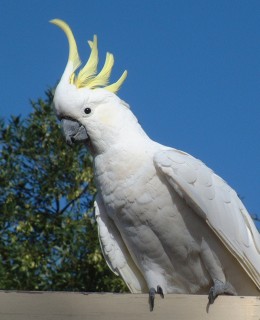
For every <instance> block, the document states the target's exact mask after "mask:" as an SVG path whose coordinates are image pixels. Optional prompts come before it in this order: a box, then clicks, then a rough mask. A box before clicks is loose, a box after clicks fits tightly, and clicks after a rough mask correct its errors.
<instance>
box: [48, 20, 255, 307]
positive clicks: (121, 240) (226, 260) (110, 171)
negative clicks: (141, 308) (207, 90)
mask: <svg viewBox="0 0 260 320" xmlns="http://www.w3.org/2000/svg"><path fill="white" fill-rule="evenodd" d="M51 22H52V23H53V24H55V25H57V26H59V27H60V28H61V29H62V30H63V31H64V32H65V34H66V36H67V38H68V42H69V47H70V51H69V59H68V63H67V65H66V68H65V71H64V73H63V75H62V77H61V80H60V82H59V84H58V86H57V88H56V91H55V96H54V105H55V109H56V113H57V116H58V118H59V119H60V120H62V124H63V130H64V134H65V136H66V140H67V142H68V143H69V144H73V142H75V141H77V140H85V141H86V142H87V144H88V146H89V149H90V151H91V153H92V155H93V162H94V175H95V182H96V186H97V189H98V194H97V197H96V204H95V206H96V220H97V224H98V231H99V239H100V245H101V248H102V251H103V254H104V257H105V259H106V261H107V263H108V265H109V267H110V269H111V270H112V271H113V272H114V273H116V274H117V275H120V276H121V277H122V278H123V279H124V281H125V283H126V284H127V286H128V287H129V289H130V291H131V292H133V293H141V292H148V293H149V303H150V309H151V310H152V309H153V306H154V297H155V293H159V294H160V295H161V296H162V297H163V294H164V293H190V294H195V293H199V294H202V293H208V294H209V303H213V302H214V299H215V298H216V297H217V296H218V295H219V294H238V295H258V294H259V290H260V235H259V233H258V231H257V229H256V227H255V225H254V223H253V221H252V219H251V217H250V215H249V214H248V212H247V210H246V208H245V207H244V205H243V204H242V202H241V201H240V199H239V198H238V196H237V194H236V192H235V191H234V190H233V189H232V188H231V187H230V186H229V185H228V184H227V183H226V182H225V181H224V180H223V179H221V178H220V177H219V176H217V175H216V174H215V173H214V172H213V171H212V170H211V169H209V168H208V167H207V166H206V165H205V164H204V163H202V162H201V161H200V160H198V159H195V158H194V157H192V156H191V155H189V154H187V153H185V152H183V151H179V150H176V149H173V148H170V147H166V146H163V145H161V144H158V143H156V142H154V141H153V140H151V139H150V138H149V137H148V136H147V134H146V133H145V132H144V130H143V129H142V128H141V126H140V124H139V123H138V121H137V119H136V117H135V116H134V115H133V113H132V112H131V110H130V108H129V106H128V104H127V103H125V102H124V101H122V100H121V99H120V98H119V97H118V96H117V95H116V92H117V91H118V89H119V88H120V86H121V85H122V83H123V81H124V80H125V78H126V75H127V72H126V71H125V72H124V73H123V75H122V76H121V78H120V79H119V80H118V81H117V82H116V83H114V84H111V85H109V84H108V82H109V77H110V73H111V70H112V67H113V64H114V58H113V55H112V54H111V53H107V56H106V61H105V64H104V67H103V69H102V70H101V71H100V73H97V64H98V50H97V37H96V36H94V40H93V41H89V45H90V48H91V54H90V57H89V60H88V62H87V63H86V65H85V66H84V68H83V69H81V71H80V72H79V73H78V74H75V71H76V70H77V68H78V67H79V65H80V58H79V55H78V50H77V45H76V42H75V39H74V36H73V34H72V32H71V29H70V28H69V26H68V25H67V24H66V23H65V22H63V21H61V20H58V19H55V20H52V21H51Z"/></svg>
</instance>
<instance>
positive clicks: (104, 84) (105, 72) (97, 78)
mask: <svg viewBox="0 0 260 320" xmlns="http://www.w3.org/2000/svg"><path fill="white" fill-rule="evenodd" d="M50 22H51V23H53V24H55V25H57V26H58V27H60V28H61V29H62V30H63V31H64V32H65V34H66V36H67V38H68V42H69V61H71V62H72V65H73V72H72V74H71V75H70V83H71V84H74V85H75V86H76V87H77V88H84V87H86V88H89V89H95V88H104V89H106V90H108V91H110V92H113V93H116V92H117V91H118V90H119V89H120V87H121V85H122V84H123V82H124V81H125V78H126V76H127V71H124V73H123V74H122V76H121V77H120V78H119V79H118V81H117V82H115V83H113V84H111V85H108V83H109V77H110V74H111V71H112V68H113V65H114V57H113V55H112V54H111V53H109V52H108V53H107V55H106V60H105V63H104V66H103V68H102V70H101V71H100V72H99V73H97V65H98V48H97V36H96V35H94V39H93V41H88V44H89V46H90V48H91V53H90V56H89V59H88V61H87V63H86V65H85V66H84V67H83V68H82V69H81V70H80V71H79V73H78V74H77V75H76V74H75V71H76V70H77V69H78V67H79V66H80V65H81V61H80V57H79V54H78V48H77V44H76V41H75V38H74V36H73V33H72V31H71V29H70V27H69V26H68V25H67V24H66V23H65V22H64V21H62V20H59V19H54V20H51V21H50Z"/></svg>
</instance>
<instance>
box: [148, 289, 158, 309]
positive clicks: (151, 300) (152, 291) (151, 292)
mask: <svg viewBox="0 0 260 320" xmlns="http://www.w3.org/2000/svg"><path fill="white" fill-rule="evenodd" d="M155 293H156V291H155V289H154V288H151V289H150V290H149V306H150V311H153V308H154V298H155Z"/></svg>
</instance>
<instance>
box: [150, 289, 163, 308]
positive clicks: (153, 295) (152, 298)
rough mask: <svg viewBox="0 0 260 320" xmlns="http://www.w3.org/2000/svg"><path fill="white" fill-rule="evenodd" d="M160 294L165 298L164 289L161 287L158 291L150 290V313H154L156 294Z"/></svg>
mask: <svg viewBox="0 0 260 320" xmlns="http://www.w3.org/2000/svg"><path fill="white" fill-rule="evenodd" d="M156 293H158V294H159V295H160V296H161V298H164V294H163V289H162V287H161V286H157V291H156V290H155V289H154V288H151V289H150V290H149V306H150V311H153V309H154V299H155V294H156Z"/></svg>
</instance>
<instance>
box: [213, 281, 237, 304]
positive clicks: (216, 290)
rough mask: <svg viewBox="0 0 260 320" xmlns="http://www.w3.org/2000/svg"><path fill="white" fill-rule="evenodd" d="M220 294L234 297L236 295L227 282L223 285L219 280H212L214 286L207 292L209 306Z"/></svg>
mask: <svg viewBox="0 0 260 320" xmlns="http://www.w3.org/2000/svg"><path fill="white" fill-rule="evenodd" d="M222 294H227V295H232V296H234V295H236V294H237V293H236V291H235V289H234V288H233V287H232V285H231V284H230V283H228V282H226V283H223V282H222V281H220V280H214V285H213V287H211V288H210V290H209V295H208V299H209V304H213V303H214V301H215V299H216V298H217V296H219V295H222Z"/></svg>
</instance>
